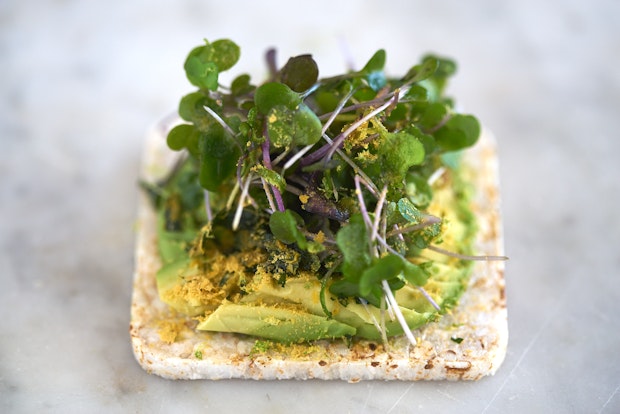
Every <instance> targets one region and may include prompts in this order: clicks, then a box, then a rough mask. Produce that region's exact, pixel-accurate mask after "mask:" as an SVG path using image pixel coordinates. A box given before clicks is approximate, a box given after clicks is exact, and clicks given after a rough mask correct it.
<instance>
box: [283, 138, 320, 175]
mask: <svg viewBox="0 0 620 414" xmlns="http://www.w3.org/2000/svg"><path fill="white" fill-rule="evenodd" d="M312 147H314V144H308V145H306V146H305V147H303V148H302V149H301V150H299V151H298V152H297V153H296V154H295V155H293V156H292V157H291V158H290V159H289V160H288V161H287V162H286V164H284V167H282V175H284V171H286V170H287V169H289V168H290V167H292V166H293V164H295V163H296V162H297V161H298V160H299V159H300V158H301V157H303V156H304V155H306V152H308V151H310V150H311V149H312Z"/></svg>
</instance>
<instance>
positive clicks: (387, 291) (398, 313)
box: [381, 280, 417, 346]
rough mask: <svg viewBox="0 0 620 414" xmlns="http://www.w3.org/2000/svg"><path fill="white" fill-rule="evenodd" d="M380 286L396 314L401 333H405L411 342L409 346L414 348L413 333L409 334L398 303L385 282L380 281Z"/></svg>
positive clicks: (409, 331)
mask: <svg viewBox="0 0 620 414" xmlns="http://www.w3.org/2000/svg"><path fill="white" fill-rule="evenodd" d="M381 285H382V286H383V291H384V292H385V297H386V298H387V301H388V303H389V304H390V305H391V306H392V309H393V310H394V313H395V314H396V319H398V323H399V324H400V326H401V327H402V328H403V331H404V332H405V336H406V337H407V339H409V342H411V345H414V346H415V345H416V344H417V341H416V339H415V336H413V332H411V329H410V328H409V325H408V324H407V321H406V320H405V316H404V315H403V313H402V312H401V310H400V308H399V306H398V303H397V302H396V298H395V297H394V294H393V293H392V290H391V289H390V285H389V284H388V282H387V280H382V281H381Z"/></svg>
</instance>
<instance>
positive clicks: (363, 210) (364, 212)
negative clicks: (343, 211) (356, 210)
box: [353, 175, 372, 229]
mask: <svg viewBox="0 0 620 414" xmlns="http://www.w3.org/2000/svg"><path fill="white" fill-rule="evenodd" d="M353 181H354V182H355V195H356V196H357V201H358V202H359V205H360V213H362V217H363V218H364V223H366V227H368V228H369V229H372V221H371V220H370V215H369V214H368V209H367V208H366V203H365V202H364V196H363V194H362V187H361V186H360V176H359V175H356V176H355V178H354V179H353Z"/></svg>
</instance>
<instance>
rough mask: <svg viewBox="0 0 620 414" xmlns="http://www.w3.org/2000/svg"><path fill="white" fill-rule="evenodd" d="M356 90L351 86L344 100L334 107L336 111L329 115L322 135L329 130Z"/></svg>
mask: <svg viewBox="0 0 620 414" xmlns="http://www.w3.org/2000/svg"><path fill="white" fill-rule="evenodd" d="M355 91H356V89H353V88H351V90H350V91H349V93H347V94H346V96H345V97H344V98H342V100H341V101H340V102H339V103H338V106H337V107H336V109H334V111H333V112H332V113H331V116H330V117H329V119H328V120H327V122H325V125H323V129H322V130H321V135H323V134H325V132H327V130H328V129H329V127H330V126H331V124H332V123H333V122H334V119H336V117H337V116H338V114H339V113H340V112H341V111H342V108H343V107H344V105H345V104H346V103H347V101H348V100H349V99H351V97H352V96H353V94H354V93H355Z"/></svg>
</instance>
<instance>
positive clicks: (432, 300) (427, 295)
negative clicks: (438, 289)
mask: <svg viewBox="0 0 620 414" xmlns="http://www.w3.org/2000/svg"><path fill="white" fill-rule="evenodd" d="M416 287H417V288H418V290H419V291H420V293H421V294H422V296H424V298H425V299H426V300H427V301H428V303H430V304H431V306H433V308H435V309H437V310H438V311H440V310H441V306H439V305H438V304H437V302H435V299H433V298H432V297H431V295H429V294H428V292H427V291H426V290H424V288H423V287H422V286H416Z"/></svg>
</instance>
